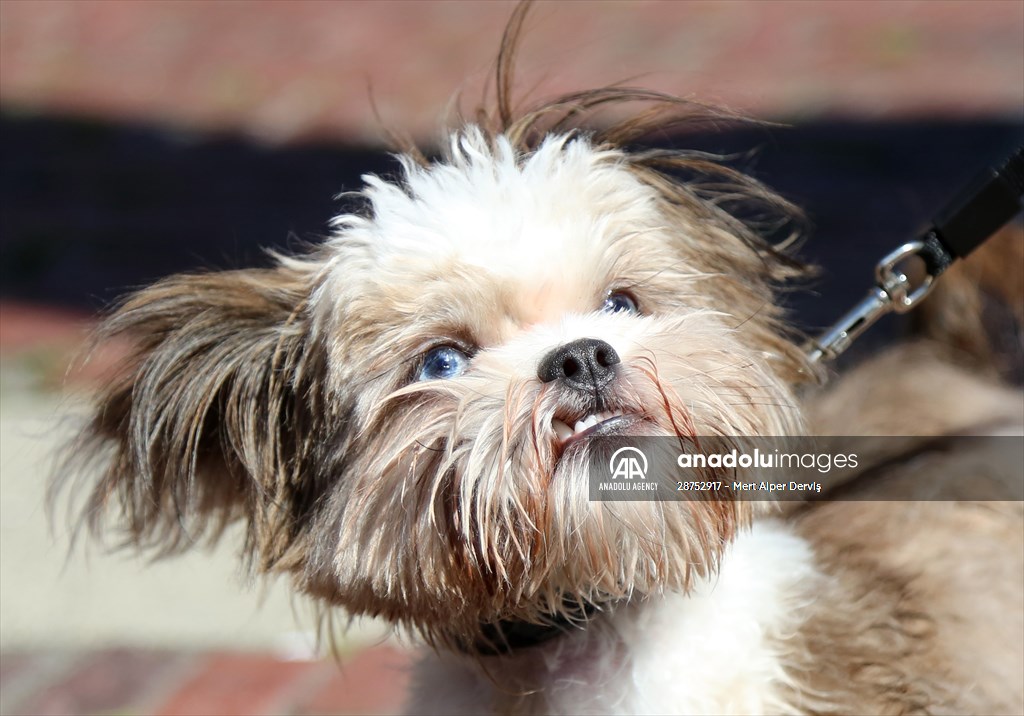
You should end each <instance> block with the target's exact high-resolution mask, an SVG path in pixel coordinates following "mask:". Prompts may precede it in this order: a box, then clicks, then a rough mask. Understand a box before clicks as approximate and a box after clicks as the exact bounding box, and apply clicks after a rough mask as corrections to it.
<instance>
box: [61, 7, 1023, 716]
mask: <svg viewBox="0 0 1024 716" xmlns="http://www.w3.org/2000/svg"><path fill="white" fill-rule="evenodd" d="M523 14H524V11H523V10H520V11H517V14H516V16H515V18H514V19H513V22H512V25H511V29H510V32H509V34H508V36H507V37H506V42H505V45H504V46H503V52H502V57H501V58H500V61H499V73H498V85H497V94H498V102H497V105H498V111H497V113H496V114H495V116H493V117H486V116H481V117H480V118H479V119H478V121H477V122H474V123H467V124H466V125H464V126H462V127H461V128H459V129H458V130H456V131H454V132H453V133H452V134H451V136H450V139H449V141H448V144H447V149H446V152H445V154H444V156H443V158H442V159H440V160H439V161H436V162H427V161H426V160H425V159H423V157H422V156H420V155H419V154H418V153H408V154H405V155H403V156H402V158H401V162H402V177H401V179H399V180H397V181H385V180H383V179H380V178H377V177H368V178H367V179H366V182H367V186H366V188H365V190H364V191H363V192H362V196H363V197H364V198H365V200H366V202H367V203H368V206H367V207H366V209H365V210H364V211H362V212H361V213H353V214H348V215H345V216H341V217H338V218H337V219H336V220H335V222H334V226H335V232H334V234H333V236H332V237H331V238H330V239H329V240H328V241H327V242H326V243H325V244H324V245H323V246H321V247H319V248H317V249H315V250H313V251H311V252H310V253H309V254H307V255H304V256H299V257H288V258H286V257H278V259H277V262H276V265H275V266H274V267H273V268H269V269H259V270H243V271H231V272H223V273H207V274H195V275H187V276H175V277H172V278H169V279H166V280H164V281H162V282H160V283H158V284H156V285H155V286H153V287H151V288H148V289H145V290H143V291H141V292H139V293H137V294H135V295H134V296H132V297H130V298H129V299H128V300H127V301H126V302H124V303H123V305H121V306H120V307H119V308H118V309H117V310H116V311H115V312H114V313H113V314H112V315H111V316H110V317H109V318H108V319H107V320H106V322H105V323H104V324H103V327H102V330H101V338H104V339H105V338H111V337H124V338H127V339H129V340H130V341H131V342H132V345H133V346H134V352H133V354H132V357H131V358H130V359H129V360H128V361H127V362H126V363H125V365H124V370H123V371H121V373H120V374H119V376H118V377H117V378H116V379H115V380H113V381H112V382H111V383H110V384H109V385H108V386H107V387H106V388H105V389H104V390H103V393H102V395H101V396H100V398H99V403H98V405H97V407H96V410H95V413H94V416H93V418H92V422H91V424H90V425H89V427H88V428H87V429H86V431H85V432H84V433H83V442H81V443H80V444H79V446H78V449H77V450H76V454H77V455H78V456H82V455H85V456H88V457H91V458H94V460H95V462H96V463H98V465H99V468H98V469H99V471H100V475H101V476H100V479H99V483H98V485H96V486H95V487H94V489H92V491H91V495H90V498H89V503H88V506H87V507H86V514H87V515H88V516H89V518H90V520H91V521H92V524H93V526H94V527H95V528H96V529H97V530H99V529H100V528H101V525H102V522H103V518H104V516H105V515H106V514H107V513H109V512H111V511H114V512H116V513H117V514H119V515H120V516H121V517H122V518H123V522H122V526H123V528H124V530H125V534H126V536H127V538H128V541H130V542H131V543H133V544H135V545H139V546H142V547H146V548H154V549H157V550H159V551H162V552H164V553H172V552H175V551H178V550H181V549H185V548H187V547H189V546H191V545H192V544H193V543H195V542H196V541H197V540H198V539H199V538H200V537H201V536H203V535H208V536H211V537H215V536H216V535H218V534H219V532H220V530H221V529H222V528H223V526H224V525H226V524H227V523H229V522H232V521H235V520H241V521H242V522H244V524H245V525H246V527H247V533H246V534H247V541H246V546H245V554H246V556H247V558H248V559H249V560H250V561H251V563H252V565H253V567H254V569H255V570H257V571H260V572H267V573H287V574H289V575H291V576H292V577H293V578H294V582H295V584H296V587H297V589H298V590H300V591H302V592H305V593H307V594H309V595H312V596H313V597H315V598H316V599H318V600H319V601H320V602H321V603H322V604H323V605H325V609H327V610H330V609H334V608H343V609H344V610H346V611H347V612H348V613H351V614H369V615H377V616H380V617H383V618H385V619H387V620H389V621H391V622H393V623H395V624H397V625H401V626H403V627H407V628H409V629H411V630H413V631H415V632H417V633H418V634H419V635H421V636H422V637H423V638H424V639H425V640H426V641H427V642H429V643H430V644H431V645H433V647H435V650H434V651H432V652H431V653H430V654H429V655H428V656H427V657H426V658H425V660H424V662H423V665H422V667H421V669H420V670H419V672H418V676H417V680H416V687H415V691H414V700H413V706H412V710H414V711H418V710H422V711H424V712H427V713H442V712H451V713H455V712H460V713H477V712H481V711H496V712H501V713H545V712H551V713H566V712H587V713H762V712H772V713H796V712H812V713H911V712H929V713H959V712H968V711H969V712H976V713H994V712H1005V713H1013V712H1018V713H1019V712H1020V709H1021V708H1022V706H1024V695H1022V692H1021V677H1020V674H1021V669H1022V668H1024V657H1022V653H1021V651H1022V641H1024V639H1022V630H1024V624H1022V614H1024V604H1022V589H1021V583H1022V579H1024V555H1022V552H1024V542H1022V540H1024V536H1022V532H1021V523H1022V520H1021V518H1022V515H1021V506H1020V503H1014V502H999V501H998V500H999V499H1000V498H1001V496H1002V493H1001V492H1000V489H1001V485H1002V483H1001V482H1000V481H1001V480H1004V479H1007V480H1010V479H1013V476H1014V475H1013V472H1012V471H1010V472H1009V473H1008V474H1003V473H999V472H998V470H996V473H998V474H995V475H994V477H992V484H993V485H994V487H993V491H992V495H991V497H992V499H993V500H995V501H993V502H988V503H963V504H960V503H950V502H937V501H936V502H927V503H924V502H920V503H918V502H905V501H903V502H867V501H858V502H834V503H829V504H826V505H824V506H818V507H815V508H813V509H811V508H807V509H795V510H790V511H789V513H788V514H787V513H785V511H783V510H778V511H777V514H776V515H775V516H772V515H770V514H768V512H769V511H768V509H767V508H766V507H764V506H763V505H762V506H760V507H757V506H756V505H755V503H752V502H745V501H740V500H735V499H729V498H728V496H727V495H723V499H721V500H718V501H705V502H695V503H680V502H668V503H665V502H623V503H617V502H590V501H589V500H588V495H587V489H588V486H587V483H586V480H585V479H584V477H583V471H584V469H585V453H586V451H585V441H577V442H576V443H575V445H574V449H572V450H568V449H567V450H565V451H564V454H563V451H562V440H561V439H560V438H559V436H558V435H557V434H556V431H555V427H554V425H555V424H556V423H557V421H563V422H565V423H567V424H568V425H570V426H571V425H572V424H573V421H575V420H578V419H580V418H582V417H583V416H585V415H588V414H592V413H596V412H598V411H610V410H614V411H616V412H622V413H624V414H626V415H627V416H635V419H634V420H633V422H629V421H625V422H624V427H623V428H622V430H621V431H620V432H626V433H628V434H638V433H643V434H650V435H686V436H695V435H724V436H728V435H794V434H800V433H803V432H806V431H808V430H811V431H816V432H818V433H819V434H856V433H862V434H888V433H891V434H903V435H910V436H913V435H922V436H927V435H942V434H946V433H956V432H965V431H968V432H969V431H973V430H976V429H978V427H979V426H982V425H984V426H987V427H988V428H991V429H994V430H997V431H1003V432H1011V433H1012V432H1014V431H1019V430H1020V429H1021V425H1022V424H1024V416H1022V409H1021V402H1020V395H1019V394H1018V393H1017V392H1015V391H1012V390H1010V389H1006V388H1000V387H998V386H997V385H995V384H990V383H986V382H984V381H982V380H981V379H976V378H972V377H970V376H969V375H968V374H967V373H966V372H964V371H962V370H959V369H956V368H953V367H950V365H949V364H948V363H947V362H945V361H941V360H938V359H937V358H936V357H935V352H934V351H931V350H928V349H923V348H915V349H913V350H914V351H916V352H914V353H907V352H902V353H898V354H893V355H889V356H886V357H883V358H881V359H880V360H879V361H878V362H876V364H875V365H874V366H868V367H865V368H863V369H862V370H861V371H860V372H858V373H855V374H854V375H852V376H850V378H849V379H848V380H846V381H845V382H841V383H840V384H839V385H838V386H837V387H836V388H835V389H834V390H833V391H832V392H831V394H825V395H824V396H823V397H813V396H814V395H815V394H816V391H815V390H814V389H812V388H810V387H808V386H809V385H813V384H814V383H815V381H816V380H817V379H818V375H817V373H816V370H815V368H814V367H813V366H811V365H809V364H808V363H807V362H806V359H805V356H804V353H803V352H802V351H801V350H800V348H799V340H798V338H797V337H796V336H795V335H793V334H792V333H791V332H789V331H787V329H786V328H785V324H784V322H783V316H782V311H781V310H780V309H779V308H778V303H777V301H776V298H775V292H776V291H777V289H778V288H779V286H780V285H781V284H782V283H783V282H786V281H789V280H792V279H798V278H800V277H801V276H802V275H804V273H805V271H804V269H803V268H802V267H801V265H800V264H799V263H797V262H796V261H795V260H793V259H792V258H790V257H789V255H788V253H787V251H788V248H789V244H790V243H791V241H790V240H786V241H784V242H782V244H774V245H773V244H771V243H769V242H768V241H766V240H765V239H764V238H763V236H765V235H768V234H771V235H778V234H779V228H780V227H782V226H784V225H785V222H786V219H785V217H786V216H787V215H788V213H789V212H790V211H791V207H789V206H788V205H787V204H786V203H785V202H784V201H783V200H781V199H780V198H778V197H777V196H775V195H773V194H771V193H770V192H768V191H767V190H766V189H764V188H763V187H761V186H760V185H758V184H757V183H756V182H755V181H753V180H751V179H749V178H747V177H745V176H743V175H741V174H738V173H736V172H734V171H731V170H729V169H726V168H725V167H723V166H721V165H719V164H717V163H715V162H714V161H713V160H712V159H711V158H709V157H706V156H703V155H699V154H695V153H679V152H669V151H661V150H637V149H634V148H631V145H632V143H633V142H634V141H635V140H636V139H637V138H638V137H641V136H643V135H644V134H645V133H646V132H648V131H649V130H650V129H651V128H653V127H657V126H664V125H665V124H666V123H667V122H671V121H675V120H676V119H678V118H679V117H681V116H686V115H692V114H693V113H694V112H693V110H694V109H695V105H693V104H691V103H684V102H681V101H679V100H674V99H672V98H668V97H664V96H661V95H658V94H655V93H650V92H643V91H639V90H630V89H622V88H612V89H605V90H599V91H595V92H590V93H581V94H578V95H574V96H571V97H565V98H562V99H560V100H558V101H556V102H554V103H550V104H547V105H545V106H544V107H541V108H538V109H536V110H533V111H530V112H527V113H525V114H524V115H523V116H522V117H520V118H518V119H517V118H515V117H514V113H513V111H512V108H511V104H510V101H509V88H510V86H511V74H510V67H511V54H512V53H511V49H512V47H513V46H514V43H515V37H516V35H517V34H518V30H519V28H520V27H521V25H522V18H523ZM620 101H642V102H647V103H649V104H652V105H654V106H655V109H654V110H651V111H648V112H644V113H641V114H640V115H639V116H638V117H636V118H634V119H632V120H627V121H625V122H620V123H617V124H614V125H612V126H610V127H605V128H604V129H603V130H592V131H589V132H587V131H578V130H574V129H572V127H573V126H575V124H577V123H578V120H579V118H580V117H581V116H583V115H585V114H586V113H587V112H588V111H589V110H591V109H594V108H596V107H598V106H600V105H604V104H608V103H616V102H620ZM702 111H703V110H702ZM704 116H708V115H707V114H706V113H705V114H704ZM740 203H742V204H743V205H744V206H747V207H749V206H751V205H753V206H756V207H757V208H758V211H757V212H755V213H756V219H757V221H756V222H753V221H744V220H741V219H740V218H739V214H738V213H737V212H736V211H734V208H735V207H736V206H738V205H739V204H740ZM743 215H744V216H752V214H749V213H744V214H743ZM609 294H616V295H617V294H623V295H628V296H629V297H631V298H632V299H634V300H635V301H636V303H637V305H638V306H639V313H638V314H633V313H629V312H617V313H613V312H608V311H601V310H600V309H601V307H602V302H603V301H604V300H605V297H606V296H608V295H609ZM592 337H596V338H600V339H601V340H603V341H605V342H607V344H609V345H610V346H612V347H613V348H614V352H615V353H617V355H618V357H619V358H620V360H621V362H620V363H619V364H618V365H616V366H615V368H614V370H615V378H614V380H613V381H612V382H611V383H610V384H609V385H608V386H607V387H604V388H602V389H600V390H596V389H595V394H594V395H593V396H586V395H582V394H580V393H579V392H574V391H572V390H570V389H568V388H567V387H565V386H564V385H563V381H561V380H553V381H547V382H545V381H544V380H541V379H540V378H539V374H538V370H539V368H538V366H539V365H540V364H541V363H542V362H543V360H544V358H545V357H546V356H548V355H549V354H550V353H551V352H552V351H553V350H554V349H556V348H557V347H559V346H561V345H563V344H566V343H568V342H570V341H574V340H576V339H580V338H592ZM438 345H451V346H455V347H457V348H458V349H459V350H461V351H463V352H464V353H465V354H466V355H468V356H470V362H469V364H468V365H469V367H468V369H467V370H466V371H465V373H464V374H462V375H458V376H456V377H453V378H450V379H446V380H438V379H427V380H419V379H418V377H419V375H420V370H421V368H422V366H423V356H424V355H425V354H426V353H427V352H428V351H429V350H430V349H431V348H433V347H436V346H438ZM911 361H912V362H911ZM908 365H913V366H914V369H913V372H910V371H908V370H907V366H908ZM935 385H942V386H943V393H941V394H938V393H937V392H936V391H935V390H934V386H935ZM914 440H915V439H914V438H913V437H912V438H911V439H910V442H911V443H913V442H914ZM922 461H923V462H922ZM886 465H887V466H888V467H887V468H886V469H887V470H888V472H887V473H886V475H887V477H888V478H889V481H888V482H886V484H887V485H903V484H907V485H912V484H913V483H914V480H915V479H916V478H917V476H918V475H920V474H922V471H925V472H926V473H927V475H928V476H929V479H930V480H933V481H938V482H939V483H942V484H945V483H946V482H949V483H950V484H952V483H953V482H954V481H956V480H960V479H962V478H968V477H970V476H971V475H973V474H974V473H975V472H978V471H980V472H985V473H986V474H989V475H990V476H991V474H992V472H993V470H995V468H993V467H992V466H991V465H989V464H988V463H986V461H985V458H984V456H979V455H977V454H963V455H961V454H953V455H948V454H947V455H944V456H942V457H941V458H937V457H929V456H928V455H925V456H924V457H921V456H919V457H918V458H917V459H916V460H915V461H913V462H909V461H905V462H900V461H898V460H896V461H893V460H889V461H888V462H886ZM876 478H877V475H876ZM908 489H909V488H908ZM910 494H912V492H911V493H910ZM752 525H753V526H752ZM584 604H596V605H597V608H596V611H595V612H594V613H592V614H590V615H589V616H583V615H581V612H580V606H581V605H584ZM557 617H562V618H565V619H568V620H570V621H572V620H575V621H576V622H577V625H576V627H570V628H569V629H568V633H567V634H565V635H564V636H561V637H558V638H555V639H552V640H550V641H547V642H545V643H543V644H539V645H537V646H532V647H529V648H524V649H519V650H512V651H511V652H510V653H501V654H494V655H487V650H486V649H482V648H480V645H481V643H482V640H486V634H491V633H492V632H488V631H486V629H485V627H486V626H487V625H491V626H493V625H495V624H497V623H499V622H501V621H502V620H516V621H520V622H528V623H531V622H532V623H543V622H545V621H546V620H551V619H554V618H557ZM577 627H578V628H577Z"/></svg>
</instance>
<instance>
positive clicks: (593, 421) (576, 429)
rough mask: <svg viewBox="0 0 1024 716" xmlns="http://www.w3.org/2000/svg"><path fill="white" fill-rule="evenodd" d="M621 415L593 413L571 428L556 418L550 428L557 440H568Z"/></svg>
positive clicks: (617, 413)
mask: <svg viewBox="0 0 1024 716" xmlns="http://www.w3.org/2000/svg"><path fill="white" fill-rule="evenodd" d="M621 415H622V412H621V411H618V410H615V411H609V412H602V413H594V414H592V415H588V416H586V417H585V418H583V419H582V420H577V421H576V423H575V425H573V426H572V427H571V428H570V427H569V425H568V424H567V423H565V422H563V421H561V420H559V419H558V418H554V419H553V420H552V421H551V427H552V428H553V429H554V431H555V434H556V435H557V436H558V438H559V440H568V439H569V438H571V437H572V436H573V435H576V434H577V433H582V432H583V431H584V430H588V429H590V428H592V427H594V426H595V425H597V424H599V423H603V422H604V421H606V420H611V419H612V418H617V417H619V416H621Z"/></svg>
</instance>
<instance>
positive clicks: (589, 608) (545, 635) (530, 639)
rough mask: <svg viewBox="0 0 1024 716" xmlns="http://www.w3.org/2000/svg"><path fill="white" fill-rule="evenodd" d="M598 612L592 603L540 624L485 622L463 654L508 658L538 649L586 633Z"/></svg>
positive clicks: (516, 621) (511, 620)
mask: <svg viewBox="0 0 1024 716" xmlns="http://www.w3.org/2000/svg"><path fill="white" fill-rule="evenodd" d="M597 611H598V607H597V606H596V605H595V604H593V603H591V602H585V603H583V604H581V605H577V604H575V603H573V605H572V608H571V609H565V610H562V611H559V612H558V613H555V614H546V615H544V616H543V617H541V619H542V620H543V621H540V622H527V621H523V620H521V619H501V620H499V621H496V622H481V623H480V634H479V636H478V637H477V638H476V641H474V642H473V644H472V646H468V647H463V648H462V651H463V652H465V653H472V654H478V655H480V656H508V655H509V654H512V653H513V652H515V651H518V650H520V649H528V648H530V647H532V646H538V645H540V644H544V643H545V642H548V641H551V640H552V639H555V638H557V637H560V636H562V635H563V634H567V633H569V632H572V631H576V630H582V629H585V628H586V625H587V621H588V620H589V619H590V618H591V617H592V616H593V615H594V614H595V613H596V612H597Z"/></svg>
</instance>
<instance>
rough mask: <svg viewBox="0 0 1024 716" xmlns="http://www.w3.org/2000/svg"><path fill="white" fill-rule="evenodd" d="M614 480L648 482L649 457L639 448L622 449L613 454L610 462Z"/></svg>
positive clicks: (628, 447) (627, 447)
mask: <svg viewBox="0 0 1024 716" xmlns="http://www.w3.org/2000/svg"><path fill="white" fill-rule="evenodd" d="M608 467H609V468H610V469H611V471H612V479H613V480H635V479H640V480H646V479H647V456H646V455H644V454H643V452H642V451H641V450H640V449H639V448H635V447H632V446H626V447H621V448H619V449H618V450H616V451H615V452H614V453H613V454H612V459H611V460H610V461H609V462H608Z"/></svg>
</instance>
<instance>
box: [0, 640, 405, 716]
mask: <svg viewBox="0 0 1024 716" xmlns="http://www.w3.org/2000/svg"><path fill="white" fill-rule="evenodd" d="M410 658H411V657H410V655H409V653H408V652H405V651H402V650H399V649H395V648H392V647H385V646H380V647H374V648H369V649H366V650H363V651H361V652H358V653H357V654H355V655H352V656H350V657H348V658H345V659H342V660H341V662H340V663H335V662H334V661H331V660H325V661H282V660H280V659H279V658H277V657H275V656H273V655H269V654H259V653H240V652H213V653H185V652H171V651H152V650H128V649H109V650H103V651H95V652H84V653H75V654H71V653H59V652H29V653H26V652H16V653H5V654H2V655H0V713H2V714H3V715H4V716H22V715H25V716H29V715H31V716H62V715H76V716H89V715H92V714H129V713H130V714H153V715H154V716H219V715H220V714H253V715H261V714H267V715H268V716H269V715H278V714H291V715H293V716H325V715H326V714H394V713H398V712H399V711H400V709H401V707H402V703H403V699H404V695H405V690H406V685H407V680H408V669H409V665H410Z"/></svg>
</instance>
